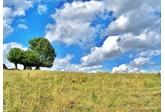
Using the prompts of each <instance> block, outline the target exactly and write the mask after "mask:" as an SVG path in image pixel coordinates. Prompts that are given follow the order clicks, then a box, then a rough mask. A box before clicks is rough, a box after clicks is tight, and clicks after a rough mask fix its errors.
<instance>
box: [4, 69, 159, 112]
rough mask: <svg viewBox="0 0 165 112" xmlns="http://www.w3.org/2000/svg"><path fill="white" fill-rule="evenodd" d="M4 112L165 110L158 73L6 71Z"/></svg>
mask: <svg viewBox="0 0 165 112" xmlns="http://www.w3.org/2000/svg"><path fill="white" fill-rule="evenodd" d="M3 109H4V112H151V111H154V112H155V111H156V112H159V111H161V78H160V76H158V74H156V73H155V74H154V73H152V74H142V73H138V74H131V73H130V74H124V73H108V72H103V73H102V72H98V73H88V74H87V73H79V72H60V71H39V70H36V71H30V70H24V71H23V70H3Z"/></svg>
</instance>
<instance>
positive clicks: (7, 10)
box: [3, 0, 33, 38]
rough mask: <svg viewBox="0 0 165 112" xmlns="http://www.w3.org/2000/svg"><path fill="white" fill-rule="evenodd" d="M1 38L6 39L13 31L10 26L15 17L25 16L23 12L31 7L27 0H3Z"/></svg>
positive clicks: (30, 2)
mask: <svg viewBox="0 0 165 112" xmlns="http://www.w3.org/2000/svg"><path fill="white" fill-rule="evenodd" d="M3 5H4V7H3V34H4V35H3V38H6V37H7V36H8V35H9V34H10V33H12V32H13V31H14V29H13V28H12V26H11V24H12V23H13V21H14V18H15V17H20V16H25V11H26V10H28V9H29V8H30V7H32V6H33V4H32V1H29V0H21V1H19V2H18V1H15V0H5V1H4V2H3Z"/></svg>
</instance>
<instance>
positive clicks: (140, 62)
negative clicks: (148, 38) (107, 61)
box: [112, 57, 154, 72]
mask: <svg viewBox="0 0 165 112" xmlns="http://www.w3.org/2000/svg"><path fill="white" fill-rule="evenodd" d="M153 64H154V62H153V61H151V60H150V58H144V57H138V58H135V59H134V60H133V61H131V62H130V63H129V64H121V65H120V66H118V67H113V69H112V72H144V71H146V70H143V69H142V68H143V66H145V65H148V66H149V65H153Z"/></svg>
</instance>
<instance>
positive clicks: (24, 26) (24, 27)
mask: <svg viewBox="0 0 165 112" xmlns="http://www.w3.org/2000/svg"><path fill="white" fill-rule="evenodd" d="M18 27H19V28H22V29H27V28H28V27H27V26H26V25H24V24H19V25H18Z"/></svg>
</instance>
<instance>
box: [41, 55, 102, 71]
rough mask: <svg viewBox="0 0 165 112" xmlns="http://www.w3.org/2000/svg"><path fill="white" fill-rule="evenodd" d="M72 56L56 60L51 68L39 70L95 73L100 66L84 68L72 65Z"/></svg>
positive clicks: (80, 65) (79, 65)
mask: <svg viewBox="0 0 165 112" xmlns="http://www.w3.org/2000/svg"><path fill="white" fill-rule="evenodd" d="M73 57H74V56H73V55H66V57H64V58H56V59H55V61H54V63H53V66H52V67H51V68H43V67H42V68H41V69H42V70H61V71H75V72H97V71H99V69H100V68H101V67H102V65H95V66H90V67H89V66H84V65H82V64H72V63H71V62H70V61H71V60H72V58H73Z"/></svg>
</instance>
